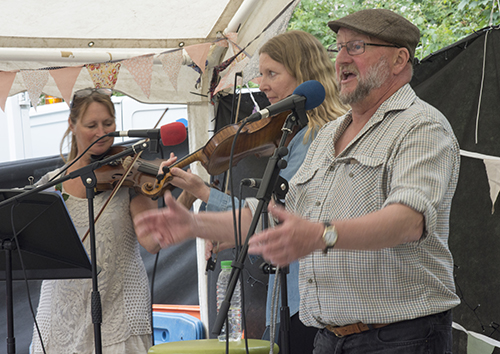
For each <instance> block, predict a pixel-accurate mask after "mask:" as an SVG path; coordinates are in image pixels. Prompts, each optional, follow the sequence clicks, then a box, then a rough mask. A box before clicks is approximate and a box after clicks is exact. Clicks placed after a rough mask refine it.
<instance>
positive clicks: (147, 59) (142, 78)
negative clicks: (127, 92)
mask: <svg viewBox="0 0 500 354" xmlns="http://www.w3.org/2000/svg"><path fill="white" fill-rule="evenodd" d="M153 59H154V58H153V54H150V55H145V56H140V57H134V58H131V59H127V60H124V61H123V65H125V67H126V68H127V70H128V71H129V72H130V73H131V74H132V76H133V77H134V80H135V82H137V84H138V85H139V87H140V88H141V90H142V92H144V94H145V95H146V97H147V98H149V95H150V94H151V77H152V73H153ZM179 69H180V68H179ZM117 75H118V74H117ZM115 83H116V82H115Z"/></svg>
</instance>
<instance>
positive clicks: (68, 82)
mask: <svg viewBox="0 0 500 354" xmlns="http://www.w3.org/2000/svg"><path fill="white" fill-rule="evenodd" d="M81 71H82V67H81V66H70V67H67V68H62V69H54V70H49V73H50V75H51V76H52V78H54V81H55V83H56V85H57V88H58V89H59V92H61V96H62V98H63V99H64V101H65V102H66V104H67V105H68V106H69V105H70V102H71V92H73V87H74V86H75V83H76V79H77V78H78V75H80V72H81Z"/></svg>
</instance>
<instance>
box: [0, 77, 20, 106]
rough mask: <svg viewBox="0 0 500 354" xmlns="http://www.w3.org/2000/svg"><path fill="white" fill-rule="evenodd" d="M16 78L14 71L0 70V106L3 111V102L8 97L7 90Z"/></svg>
mask: <svg viewBox="0 0 500 354" xmlns="http://www.w3.org/2000/svg"><path fill="white" fill-rule="evenodd" d="M15 78H16V73H15V72H12V71H0V108H2V111H4V112H5V102H6V101H7V97H9V91H10V88H11V87H12V83H13V82H14V79H15Z"/></svg>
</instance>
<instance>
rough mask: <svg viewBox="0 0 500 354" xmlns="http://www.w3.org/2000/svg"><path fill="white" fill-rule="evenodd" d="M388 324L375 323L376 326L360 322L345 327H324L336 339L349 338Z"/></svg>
mask: <svg viewBox="0 0 500 354" xmlns="http://www.w3.org/2000/svg"><path fill="white" fill-rule="evenodd" d="M389 324H390V323H376V324H369V325H367V324H364V323H362V322H358V323H354V324H350V325H345V326H340V327H337V326H332V325H326V329H327V330H329V331H330V332H333V334H335V335H336V336H337V337H339V338H341V337H345V336H349V335H351V334H354V333H361V332H365V331H369V330H370V329H376V328H382V327H385V326H387V325H389Z"/></svg>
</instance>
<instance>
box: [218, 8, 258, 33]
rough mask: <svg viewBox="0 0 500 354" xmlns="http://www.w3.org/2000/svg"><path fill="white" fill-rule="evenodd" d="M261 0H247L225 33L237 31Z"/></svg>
mask: <svg viewBox="0 0 500 354" xmlns="http://www.w3.org/2000/svg"><path fill="white" fill-rule="evenodd" d="M260 1H261V0H245V1H244V2H243V4H241V6H240V8H239V9H238V11H236V13H235V14H234V16H233V18H232V19H231V21H230V22H229V24H228V25H227V27H226V29H225V30H224V34H227V33H230V32H236V31H237V30H238V28H239V27H240V26H241V25H242V24H243V23H245V21H246V20H247V19H248V17H249V16H250V15H251V14H252V11H253V10H254V9H255V7H256V6H257V4H258V3H259V2H260Z"/></svg>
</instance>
